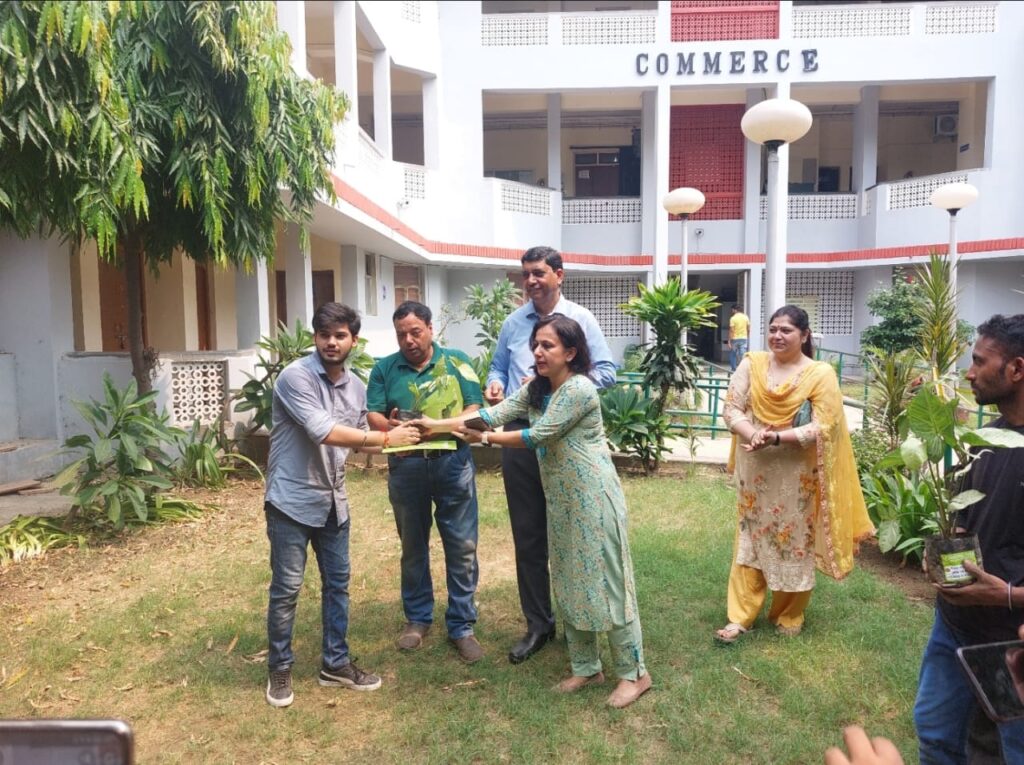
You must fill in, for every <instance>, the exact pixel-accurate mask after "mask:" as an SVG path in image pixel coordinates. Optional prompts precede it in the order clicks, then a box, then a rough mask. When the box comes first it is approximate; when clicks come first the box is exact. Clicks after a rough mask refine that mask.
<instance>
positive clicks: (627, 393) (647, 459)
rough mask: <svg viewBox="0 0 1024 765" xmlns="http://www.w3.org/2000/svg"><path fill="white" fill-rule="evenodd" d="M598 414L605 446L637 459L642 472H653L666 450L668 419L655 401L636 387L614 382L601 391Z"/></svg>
mask: <svg viewBox="0 0 1024 765" xmlns="http://www.w3.org/2000/svg"><path fill="white" fill-rule="evenodd" d="M601 416H602V418H603V420H604V429H605V437H606V438H607V439H608V444H609V446H610V447H611V448H612V449H614V450H615V451H619V452H624V453H626V454H631V455H633V456H635V457H637V458H639V460H640V462H641V464H642V465H643V468H644V472H645V473H647V474H650V473H652V472H654V470H655V469H656V468H657V466H658V462H659V461H660V460H661V457H662V455H663V454H665V452H668V451H669V448H668V447H667V446H665V439H666V437H667V436H668V434H669V418H668V417H667V416H666V415H663V414H662V413H661V412H660V411H658V405H657V402H656V401H655V400H654V399H650V398H647V397H646V396H644V395H643V394H642V393H640V392H639V391H638V390H637V389H636V388H632V387H625V386H618V385H617V386H613V387H611V388H606V389H604V390H602V391H601Z"/></svg>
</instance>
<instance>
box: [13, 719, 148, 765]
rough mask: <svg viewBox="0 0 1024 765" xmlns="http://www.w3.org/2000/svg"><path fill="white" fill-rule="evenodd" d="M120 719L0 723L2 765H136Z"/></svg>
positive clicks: (131, 747)
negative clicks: (133, 762)
mask: <svg viewBox="0 0 1024 765" xmlns="http://www.w3.org/2000/svg"><path fill="white" fill-rule="evenodd" d="M132 749H133V745H132V732H131V729H130V728H129V727H128V726H127V725H126V724H125V723H123V722H121V721H119V720H95V721H93V720H0V765H132V761H133V759H132V758H133V755H132Z"/></svg>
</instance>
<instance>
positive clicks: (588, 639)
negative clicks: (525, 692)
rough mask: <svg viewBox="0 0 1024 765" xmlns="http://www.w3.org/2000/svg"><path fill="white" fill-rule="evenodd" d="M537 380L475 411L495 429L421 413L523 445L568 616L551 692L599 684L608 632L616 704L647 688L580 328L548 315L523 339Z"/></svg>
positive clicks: (610, 467) (473, 439) (622, 506)
mask: <svg viewBox="0 0 1024 765" xmlns="http://www.w3.org/2000/svg"><path fill="white" fill-rule="evenodd" d="M530 346H531V347H532V348H533V358H534V371H535V372H536V376H535V377H534V378H533V379H532V380H530V382H529V384H527V385H526V386H525V387H523V388H520V389H519V390H518V391H517V392H516V393H515V394H514V395H513V396H511V397H509V398H507V399H505V400H504V401H503V402H501V403H500V404H498V405H497V406H495V407H493V408H491V409H486V410H483V411H481V412H479V413H478V415H477V414H473V415H472V416H473V417H475V416H479V417H480V419H482V420H483V421H484V422H485V423H486V424H487V425H489V426H491V427H496V426H499V425H504V424H506V423H508V422H511V421H513V420H516V419H521V418H527V419H528V421H529V425H528V427H526V428H521V429H517V430H507V429H506V430H504V431H501V432H498V433H491V432H487V431H486V430H484V431H481V430H476V429H474V428H470V427H466V425H467V424H468V422H467V420H468V419H469V417H467V416H463V417H455V418H451V419H445V420H431V419H424V420H422V421H421V423H420V424H422V425H423V426H425V427H426V428H427V429H428V430H431V431H433V430H454V432H455V434H456V435H457V436H458V437H459V438H461V439H463V440H464V441H467V442H469V443H482V444H485V445H489V444H496V445H498V446H504V447H509V449H508V451H513V450H515V449H524V448H525V449H529V450H530V451H533V452H535V453H536V454H537V459H538V463H539V467H540V477H541V482H542V485H543V489H544V494H545V496H546V497H547V522H546V523H547V539H548V549H549V552H550V558H551V582H552V584H553V585H554V591H555V601H556V602H557V604H558V607H559V611H560V612H561V613H562V614H563V615H564V619H565V635H566V638H567V639H568V645H569V657H570V660H571V662H572V676H571V677H568V678H566V679H565V680H562V681H561V682H560V683H558V684H557V685H556V686H555V687H554V690H555V691H557V692H560V693H572V692H575V691H578V690H581V689H582V688H585V687H587V686H591V685H595V684H598V683H601V682H603V681H604V673H603V672H602V665H601V659H600V654H599V650H598V633H602V632H603V633H607V636H608V643H609V645H610V647H611V655H612V663H613V665H614V668H615V674H616V675H617V676H618V678H619V683H618V685H617V686H616V687H615V690H614V691H613V692H612V694H611V695H610V696H609V697H608V704H609V705H610V706H612V707H616V708H622V707H625V706H628V705H629V704H632V703H633V702H634V701H636V700H637V699H638V698H640V696H642V695H643V694H644V693H645V692H646V691H647V690H649V689H650V687H651V676H650V674H648V672H647V668H646V666H645V664H644V653H643V637H642V635H641V631H640V615H639V612H638V610H637V603H636V592H635V585H634V579H633V564H632V559H631V557H630V553H629V538H628V534H627V529H626V499H625V496H624V494H623V492H622V484H621V483H619V476H618V473H616V471H615V465H614V464H612V458H611V453H610V452H609V451H608V444H607V442H606V440H605V435H604V425H603V423H602V420H601V402H600V400H599V399H598V395H597V388H596V387H595V385H594V383H593V382H591V381H590V379H589V378H588V377H587V372H588V371H589V370H590V367H591V364H590V352H589V350H588V346H587V340H586V337H585V336H584V334H583V329H582V328H581V327H580V325H579V324H578V323H577V322H575V321H573V320H572V319H570V318H568V317H566V316H561V315H559V314H554V315H552V316H547V317H544V318H543V319H539V320H538V321H537V323H536V325H535V326H534V329H533V332H532V333H531V335H530Z"/></svg>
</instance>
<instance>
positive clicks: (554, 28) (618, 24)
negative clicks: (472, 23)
mask: <svg viewBox="0 0 1024 765" xmlns="http://www.w3.org/2000/svg"><path fill="white" fill-rule="evenodd" d="M657 23H658V12H657V11H606V12H603V13H485V14H483V15H482V16H481V17H480V44H481V45H482V46H484V47H485V48H495V47H497V48H511V47H522V46H529V45H549V44H559V45H624V44H633V45H635V44H643V43H653V42H654V41H655V34H656V29H657Z"/></svg>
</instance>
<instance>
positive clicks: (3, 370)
mask: <svg viewBox="0 0 1024 765" xmlns="http://www.w3.org/2000/svg"><path fill="white" fill-rule="evenodd" d="M17 437H18V380H17V367H15V364H14V355H13V354H10V353H0V443H2V442H4V441H14V440H15V439H16V438H17Z"/></svg>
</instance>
